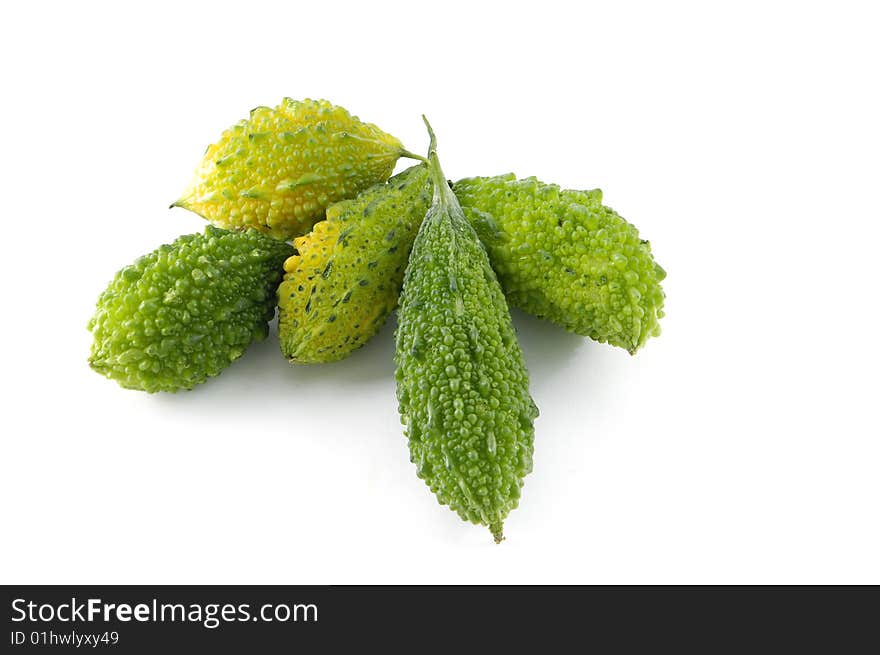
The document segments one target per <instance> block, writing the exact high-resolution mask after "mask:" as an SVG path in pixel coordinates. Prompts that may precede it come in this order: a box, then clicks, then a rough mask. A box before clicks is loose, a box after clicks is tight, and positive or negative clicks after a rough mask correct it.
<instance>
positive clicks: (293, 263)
mask: <svg viewBox="0 0 880 655" xmlns="http://www.w3.org/2000/svg"><path fill="white" fill-rule="evenodd" d="M430 190H431V187H430V182H429V179H428V169H427V166H425V165H424V164H419V165H417V166H413V167H411V168H408V169H407V170H405V171H404V172H402V173H400V174H398V175H395V176H394V177H392V178H391V179H390V180H388V182H386V183H384V184H377V185H375V186H373V187H371V188H369V189H367V190H366V191H364V192H363V193H361V194H360V195H359V196H358V197H357V198H354V199H352V200H343V201H342V202H339V203H336V204H334V205H331V206H330V207H328V208H327V219H326V220H324V221H321V222H319V223H317V224H315V227H314V228H313V229H312V231H311V232H310V233H309V234H307V235H305V236H303V237H299V238H298V239H295V240H294V246H295V247H296V249H297V251H298V254H296V255H294V256H292V257H290V258H288V260H287V261H286V262H285V263H284V271H285V275H284V281H283V282H282V283H281V285H280V286H279V287H278V308H279V315H278V337H279V340H280V342H281V351H282V352H283V353H284V356H285V357H287V358H288V359H289V360H290V361H292V362H297V363H317V362H331V361H335V360H338V359H342V358H344V357H346V356H348V355H349V354H351V352H352V351H354V350H355V349H357V348H359V347H360V346H362V345H363V344H364V343H365V342H366V341H367V340H369V339H370V338H371V337H372V336H373V335H374V334H375V333H376V332H377V331H378V330H379V328H380V327H382V325H383V324H384V323H385V319H386V317H387V316H388V314H389V313H390V312H391V311H392V310H393V309H394V308H395V307H396V306H397V297H398V294H399V292H400V286H401V284H402V283H403V274H404V271H405V270H406V263H407V260H408V259H409V253H410V250H411V249H412V244H413V239H414V238H415V234H416V232H417V231H418V229H419V224H420V223H421V221H422V219H423V218H424V216H425V211H427V208H428V206H429V205H430V203H431V195H430Z"/></svg>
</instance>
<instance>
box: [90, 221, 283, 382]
mask: <svg viewBox="0 0 880 655" xmlns="http://www.w3.org/2000/svg"><path fill="white" fill-rule="evenodd" d="M292 252H293V248H292V247H291V246H290V245H288V244H286V243H283V242H281V241H277V240H275V239H272V238H270V237H267V236H264V235H262V234H260V233H258V232H256V231H254V230H249V231H247V232H240V233H235V232H227V231H225V230H221V229H219V228H215V227H208V228H207V229H206V230H205V233H204V234H189V235H186V236H182V237H180V238H179V239H177V240H176V241H175V242H174V243H172V244H170V245H163V246H161V247H159V248H158V249H157V250H155V251H153V252H151V253H150V254H148V255H145V256H144V257H141V258H140V259H138V260H137V261H135V262H134V263H133V264H132V265H130V266H126V267H125V268H123V269H122V270H121V271H119V272H118V273H117V274H116V277H115V278H114V279H113V281H112V282H111V283H110V285H109V286H108V287H107V289H106V290H104V292H103V293H102V294H101V296H100V297H99V298H98V303H97V310H96V312H95V315H94V317H92V319H91V321H89V330H91V331H92V333H93V335H94V341H93V343H92V353H91V357H90V358H89V363H90V365H91V367H92V368H93V369H95V370H96V371H97V372H98V373H101V374H102V375H105V376H107V377H108V378H111V379H113V380H116V381H117V382H118V383H119V384H120V385H122V386H123V387H125V388H127V389H141V390H143V391H148V392H151V393H152V392H155V391H178V390H180V389H192V388H193V387H194V386H195V385H197V384H200V383H202V382H204V381H205V380H206V379H207V378H209V377H211V376H213V375H217V374H218V373H220V371H222V370H223V369H224V368H226V367H227V366H229V364H231V363H232V362H233V361H234V360H235V359H237V358H238V357H239V356H240V355H241V354H242V353H243V352H244V351H245V349H246V348H247V347H248V346H249V345H250V344H251V342H252V341H255V340H258V339H262V338H264V337H265V336H266V334H267V332H268V321H270V320H271V319H272V316H273V315H274V313H275V293H274V292H275V288H276V287H277V285H278V281H279V280H280V279H281V273H282V269H281V265H282V263H283V262H284V259H285V258H286V257H288V256H289V255H290V254H291V253H292Z"/></svg>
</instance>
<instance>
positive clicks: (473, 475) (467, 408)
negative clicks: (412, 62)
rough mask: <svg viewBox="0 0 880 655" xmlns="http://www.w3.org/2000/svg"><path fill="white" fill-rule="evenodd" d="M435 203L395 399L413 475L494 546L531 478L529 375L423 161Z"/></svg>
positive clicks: (466, 231) (410, 290)
mask: <svg viewBox="0 0 880 655" xmlns="http://www.w3.org/2000/svg"><path fill="white" fill-rule="evenodd" d="M431 166H432V168H433V170H432V177H433V179H434V203H433V205H432V206H431V208H430V210H429V211H428V213H427V216H426V217H425V219H424V222H423V223H422V226H421V229H420V231H419V233H418V236H417V237H416V240H415V244H414V246H413V251H412V255H411V256H410V261H409V265H408V267H407V270H406V276H405V279H404V284H403V293H402V295H401V299H400V307H399V310H398V322H399V324H398V329H397V333H396V357H395V359H396V362H397V371H396V379H397V397H398V402H399V409H400V414H401V421H402V422H403V423H404V425H405V426H406V435H407V437H408V441H409V449H410V458H411V460H412V461H413V462H414V463H415V465H416V470H417V474H418V476H419V477H420V478H422V479H423V480H424V481H425V483H426V484H427V485H428V486H429V487H430V489H431V491H433V492H434V493H435V494H436V495H437V499H438V500H439V501H440V503H441V504H444V505H448V506H449V507H450V508H451V509H452V510H454V511H455V512H457V513H458V514H459V516H461V518H462V519H464V520H467V521H471V522H473V523H479V524H483V525H486V526H488V527H489V528H490V530H491V531H492V534H493V535H494V537H495V540H496V541H497V542H500V541H501V539H502V538H503V532H502V527H503V526H502V524H503V521H504V519H505V517H506V516H507V514H508V512H510V511H511V510H512V509H514V508H515V507H516V506H517V504H518V501H519V497H520V489H521V487H522V484H523V477H524V476H525V475H526V474H528V473H529V472H530V471H531V470H532V454H533V443H534V427H533V422H534V419H535V418H536V417H537V415H538V410H537V408H536V406H535V404H534V402H533V401H532V398H531V396H530V395H529V389H528V385H529V380H528V372H527V371H526V367H525V363H524V360H523V355H522V351H521V350H520V347H519V344H518V343H517V339H516V334H515V332H514V328H513V325H512V324H511V320H510V314H509V312H508V308H507V303H506V301H505V299H504V294H503V292H502V291H501V287H500V285H499V284H498V280H497V279H496V277H495V273H494V272H493V271H492V267H491V266H490V264H489V259H488V257H487V255H486V252H485V250H484V249H483V246H482V245H481V244H480V241H479V239H478V238H477V234H476V233H475V232H474V230H473V228H472V227H471V226H470V224H468V222H467V220H466V219H465V217H464V215H463V214H462V211H461V209H460V207H459V206H458V202H457V201H456V199H455V196H454V195H453V194H452V192H451V190H450V189H449V187H448V186H447V184H446V183H445V179H443V177H442V173H441V172H440V169H439V164H438V163H437V160H436V153H432V155H431Z"/></svg>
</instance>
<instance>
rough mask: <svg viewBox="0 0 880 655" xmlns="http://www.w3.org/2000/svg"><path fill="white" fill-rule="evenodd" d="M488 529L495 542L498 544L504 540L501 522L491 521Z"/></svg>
mask: <svg viewBox="0 0 880 655" xmlns="http://www.w3.org/2000/svg"><path fill="white" fill-rule="evenodd" d="M489 530H491V531H492V537H493V538H494V539H495V543H496V544H500V543H501V542H502V541H504V525H503V524H501V523H493V524H492V525H490V526H489Z"/></svg>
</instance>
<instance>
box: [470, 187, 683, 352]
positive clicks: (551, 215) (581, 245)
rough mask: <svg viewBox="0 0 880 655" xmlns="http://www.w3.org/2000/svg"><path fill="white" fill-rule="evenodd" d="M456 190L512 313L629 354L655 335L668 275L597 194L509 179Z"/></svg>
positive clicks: (647, 245)
mask: <svg viewBox="0 0 880 655" xmlns="http://www.w3.org/2000/svg"><path fill="white" fill-rule="evenodd" d="M454 189H455V194H456V196H458V199H459V201H460V202H461V206H462V208H463V209H464V213H465V215H466V216H467V217H468V220H469V221H470V222H471V224H472V225H473V226H474V228H475V229H476V230H477V232H478V233H479V235H480V238H481V240H482V241H483V244H484V245H485V246H486V249H487V250H488V251H489V256H490V258H491V259H492V264H493V266H494V268H495V272H496V273H497V274H498V278H499V280H500V281H501V285H502V286H503V287H504V291H505V293H506V294H507V299H508V301H509V302H510V304H511V305H514V306H516V307H519V308H520V309H523V310H524V311H526V312H528V313H530V314H534V315H536V316H538V317H541V318H547V319H549V320H551V321H553V322H554V323H557V324H559V325H561V326H563V327H564V328H566V329H567V330H570V331H572V332H576V333H577V334H581V335H584V336H588V337H590V338H592V339H595V340H597V341H600V342H603V343H604V342H607V343H610V344H612V345H615V346H620V347H622V348H625V349H626V350H628V351H629V352H630V353H635V352H636V351H637V350H638V349H639V348H640V347H642V346H643V345H644V344H645V342H646V341H647V339H648V338H649V337H652V336H656V335H659V334H660V325H659V319H660V318H662V317H663V300H664V294H663V289H662V287H661V286H660V282H661V281H662V280H663V278H664V277H666V273H665V271H664V270H663V269H662V268H661V267H660V266H659V265H658V264H657V263H656V262H655V261H654V257H653V255H652V254H651V247H650V244H649V243H648V242H647V241H644V240H642V239H640V238H639V232H638V230H637V229H636V228H635V227H634V226H632V225H630V224H629V223H627V222H626V221H625V220H624V219H623V218H621V217H620V216H619V215H618V214H617V213H616V212H614V210H612V209H609V208H608V207H605V206H603V205H602V192H601V191H599V190H594V191H569V190H563V189H560V188H559V187H558V186H556V185H555V184H544V183H543V182H540V181H538V180H537V179H535V178H533V177H530V178H526V179H523V180H517V179H516V178H515V177H514V176H513V174H508V175H501V176H498V177H474V178H468V179H464V180H460V181H458V182H456V183H455V185H454Z"/></svg>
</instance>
